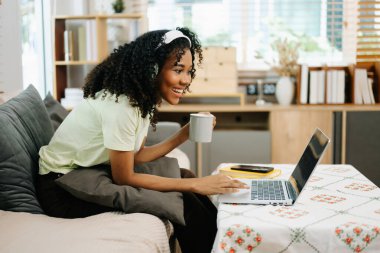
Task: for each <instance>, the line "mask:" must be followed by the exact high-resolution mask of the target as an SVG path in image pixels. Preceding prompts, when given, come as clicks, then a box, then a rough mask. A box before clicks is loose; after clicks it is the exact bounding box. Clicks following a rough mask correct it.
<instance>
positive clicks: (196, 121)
mask: <svg viewBox="0 0 380 253" xmlns="http://www.w3.org/2000/svg"><path fill="white" fill-rule="evenodd" d="M213 122H214V115H212V114H202V113H192V114H190V136H189V139H190V140H191V141H194V142H211V139H212V130H213V128H214V126H213Z"/></svg>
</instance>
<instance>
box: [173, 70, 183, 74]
mask: <svg viewBox="0 0 380 253" xmlns="http://www.w3.org/2000/svg"><path fill="white" fill-rule="evenodd" d="M174 72H176V73H177V74H181V72H182V69H175V70H174Z"/></svg>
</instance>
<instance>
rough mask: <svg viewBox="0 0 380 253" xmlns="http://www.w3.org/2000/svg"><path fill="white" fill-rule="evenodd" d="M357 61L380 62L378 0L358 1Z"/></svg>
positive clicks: (379, 14)
mask: <svg viewBox="0 0 380 253" xmlns="http://www.w3.org/2000/svg"><path fill="white" fill-rule="evenodd" d="M358 12H359V23H358V41H357V45H358V48H357V56H356V58H357V61H380V0H377V1H367V0H361V1H359V10H358Z"/></svg>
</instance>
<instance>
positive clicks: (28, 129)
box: [0, 85, 53, 213]
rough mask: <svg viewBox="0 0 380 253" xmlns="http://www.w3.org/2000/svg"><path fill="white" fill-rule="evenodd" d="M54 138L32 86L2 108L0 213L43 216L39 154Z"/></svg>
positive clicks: (40, 101)
mask: <svg viewBox="0 0 380 253" xmlns="http://www.w3.org/2000/svg"><path fill="white" fill-rule="evenodd" d="M52 135H53V128H52V126H51V123H50V120H49V116H48V114H47V111H46V108H45V105H44V103H43V101H42V99H41V97H40V95H39V94H38V92H37V90H36V89H35V88H34V87H33V86H32V85H30V86H29V87H28V88H27V89H26V90H24V91H22V92H21V93H20V94H19V95H18V96H16V97H14V98H12V99H10V100H9V101H8V102H6V103H4V104H2V105H0V147H1V152H0V209H2V210H6V211H18V212H29V213H43V211H42V209H41V207H40V205H39V203H38V201H37V198H36V190H35V187H34V182H35V178H36V176H37V173H38V158H39V156H38V151H39V150H40V147H41V146H43V145H46V144H48V142H49V141H50V139H51V137H52Z"/></svg>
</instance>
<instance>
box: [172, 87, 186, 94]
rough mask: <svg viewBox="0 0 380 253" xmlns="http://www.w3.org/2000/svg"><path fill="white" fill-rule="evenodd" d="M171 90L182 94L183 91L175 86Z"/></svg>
mask: <svg viewBox="0 0 380 253" xmlns="http://www.w3.org/2000/svg"><path fill="white" fill-rule="evenodd" d="M172 91H174V92H175V93H177V94H182V93H183V90H182V89H175V88H173V89H172Z"/></svg>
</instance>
